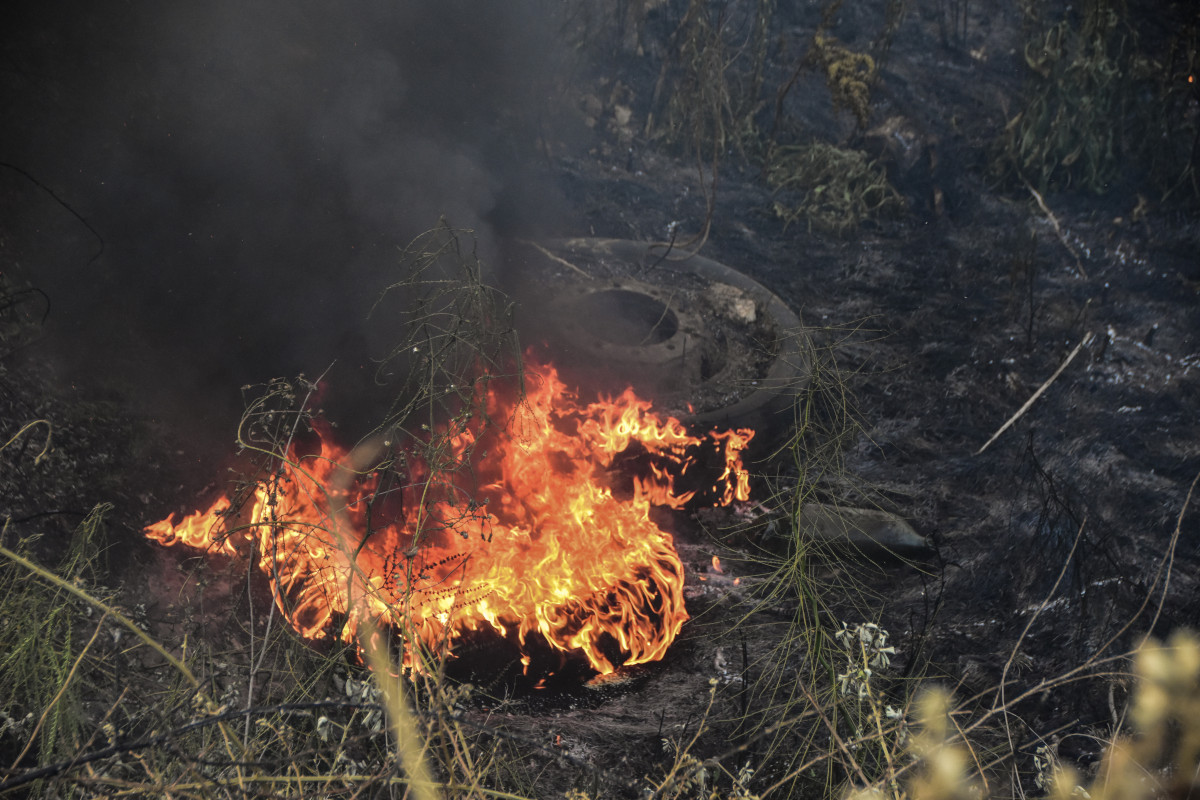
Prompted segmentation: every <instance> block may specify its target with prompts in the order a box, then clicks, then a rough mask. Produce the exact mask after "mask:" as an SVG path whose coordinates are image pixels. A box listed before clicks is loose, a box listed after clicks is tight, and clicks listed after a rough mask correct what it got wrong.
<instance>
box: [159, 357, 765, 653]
mask: <svg viewBox="0 0 1200 800" xmlns="http://www.w3.org/2000/svg"><path fill="white" fill-rule="evenodd" d="M528 369H529V372H528V378H529V380H528V381H527V385H528V386H529V387H530V388H529V392H528V394H527V396H526V397H525V399H524V401H523V402H521V403H520V404H517V405H515V406H514V404H512V403H508V402H505V401H503V400H501V399H500V398H499V397H497V396H496V395H495V394H491V395H490V396H489V397H488V398H487V404H488V414H489V416H490V417H491V418H492V419H511V423H510V424H509V426H508V427H507V428H506V429H505V430H504V431H503V432H496V431H493V430H487V429H482V426H477V427H480V428H481V429H480V430H475V428H472V427H467V426H464V427H463V428H462V429H461V431H460V432H459V433H458V434H457V435H455V436H453V437H452V439H451V448H450V449H451V451H452V452H451V453H450V456H451V459H450V460H451V461H452V462H453V463H455V464H460V463H463V462H467V463H469V464H470V465H471V466H472V467H473V474H474V475H476V476H478V479H479V481H480V484H481V485H480V486H479V487H478V488H474V489H471V490H469V495H470V496H467V493H466V492H465V491H464V489H463V487H461V486H457V487H456V486H454V485H452V484H451V482H450V479H449V478H448V477H447V476H446V475H445V474H440V473H439V472H438V468H439V465H437V464H435V465H432V469H431V468H430V467H429V466H420V467H412V466H410V467H409V471H410V474H409V476H408V483H409V486H408V487H406V488H405V489H403V490H402V492H400V497H402V504H397V503H396V502H395V497H396V495H395V493H394V492H393V494H392V495H391V497H390V498H389V497H385V496H384V495H385V494H386V493H385V490H384V489H383V488H381V487H380V486H379V485H378V484H379V479H378V478H377V477H376V476H374V475H370V476H367V477H362V476H360V474H359V473H358V472H356V471H355V470H354V469H353V468H352V465H351V463H352V462H351V457H352V455H353V454H352V453H348V452H346V451H344V450H342V449H341V448H339V447H337V446H336V445H334V444H333V443H331V442H330V441H329V439H328V437H327V436H325V437H322V440H321V446H320V452H319V453H317V454H315V455H309V456H303V457H299V458H297V457H296V456H295V454H294V453H293V454H292V455H293V457H292V459H291V461H290V463H289V464H288V465H286V466H285V467H284V468H283V469H282V471H281V472H279V473H277V474H276V476H274V477H273V478H271V479H268V480H264V481H262V482H260V483H259V485H258V486H257V487H256V489H255V494H254V498H253V502H252V503H249V504H248V508H249V511H248V512H247V511H246V510H245V509H242V510H241V511H240V512H238V510H237V509H233V510H231V503H230V500H229V499H228V498H226V497H222V498H221V499H219V500H217V501H216V502H215V503H213V504H212V506H211V507H210V508H209V509H208V510H207V511H197V512H195V513H193V514H191V515H189V516H187V517H185V518H184V519H182V520H180V521H179V522H175V521H174V520H175V516H174V515H172V516H171V517H169V518H167V519H165V520H163V521H161V522H158V523H156V524H154V525H150V526H149V527H147V528H146V535H147V536H148V537H149V538H151V539H153V540H155V541H157V542H160V543H162V544H165V545H172V544H177V543H181V544H185V545H188V546H190V547H195V548H203V549H209V550H213V551H217V552H221V553H225V554H227V555H236V554H238V553H241V554H243V555H244V554H247V553H250V554H251V557H252V558H255V559H256V561H257V566H258V568H259V569H260V570H262V572H263V573H264V574H265V575H266V576H267V577H268V579H269V581H270V584H271V587H272V591H273V592H274V596H275V601H276V603H277V604H278V606H279V608H280V610H281V611H282V612H283V613H284V615H285V616H286V617H287V619H288V620H289V621H290V623H291V624H292V626H293V627H294V628H295V629H296V630H297V631H298V632H299V633H300V634H301V635H302V636H304V637H306V638H309V639H326V638H331V637H334V636H338V637H340V638H341V639H342V640H343V641H346V642H350V641H353V640H354V637H355V631H356V629H357V625H358V622H359V620H361V619H363V618H364V617H366V618H370V619H375V620H381V621H383V622H385V623H387V624H389V625H391V626H392V628H393V629H394V630H396V631H397V632H398V633H399V634H401V635H402V636H403V637H404V638H405V640H406V642H410V643H411V642H413V641H417V642H420V643H421V644H422V645H423V646H424V647H425V648H428V649H429V650H437V649H440V648H446V647H449V646H450V645H452V644H453V642H454V640H455V639H457V638H458V637H460V636H461V635H462V634H464V633H465V632H467V631H472V630H485V629H491V630H494V631H496V632H497V633H499V634H500V635H501V636H505V637H508V638H509V639H515V641H516V642H517V644H518V645H519V646H520V648H521V650H522V652H523V653H525V656H524V657H523V659H522V660H523V661H524V662H525V663H526V665H527V666H528V664H529V655H528V653H529V650H528V646H529V645H531V644H533V642H534V640H535V637H536V639H541V640H544V641H545V642H546V643H548V644H549V645H550V646H551V647H552V648H554V649H557V650H560V651H563V652H573V651H575V652H582V653H583V654H584V655H586V657H587V659H588V661H589V662H590V663H591V666H592V667H593V668H594V669H595V670H596V671H597V672H599V673H601V674H607V673H610V672H612V671H613V670H614V669H615V668H616V665H614V660H617V662H618V663H625V664H638V663H644V662H647V661H654V660H657V659H659V658H662V656H663V654H664V653H665V652H666V649H667V647H668V646H669V645H670V643H671V642H672V641H673V640H674V638H675V636H676V634H678V633H679V629H680V627H681V626H682V625H683V623H684V622H685V621H686V620H687V619H688V614H687V611H686V610H685V609H684V603H683V565H682V564H681V563H680V561H679V556H678V554H677V553H676V551H675V547H674V544H673V543H672V540H671V537H670V536H669V535H668V534H667V533H666V532H664V531H663V530H662V529H660V528H659V527H658V526H657V525H656V524H654V523H653V522H652V521H651V520H650V515H649V512H650V506H651V505H666V506H670V507H672V508H679V507H681V506H682V505H683V504H685V503H686V502H688V500H690V499H691V498H692V497H693V495H694V492H677V491H676V488H675V481H674V477H673V475H674V474H682V473H683V471H685V470H686V469H687V467H688V466H689V464H691V463H692V461H693V459H694V453H695V451H696V449H697V448H699V447H700V446H702V445H704V444H705V443H706V442H707V443H708V445H709V446H711V447H714V448H716V449H717V450H718V451H719V452H720V454H721V455H722V457H723V459H724V464H725V467H724V474H723V475H721V477H720V478H719V480H718V482H717V485H716V486H714V487H713V491H714V495H715V497H716V499H717V502H719V503H721V504H728V503H730V502H732V501H733V500H734V499H740V500H745V499H747V497H748V478H747V473H746V470H745V469H744V467H743V466H742V461H741V451H742V450H743V449H745V447H746V445H747V444H748V443H749V441H750V439H751V438H752V437H753V435H754V433H753V431H749V430H737V431H727V432H724V433H718V432H714V433H711V434H709V435H708V436H707V437H706V438H703V439H702V438H698V437H695V436H692V435H690V434H689V433H688V431H687V429H686V428H685V427H684V425H683V424H682V423H680V422H679V421H678V420H675V419H673V418H668V419H666V420H663V419H661V418H660V417H659V416H657V415H656V414H655V413H654V412H653V411H652V410H651V405H650V403H648V402H646V401H643V400H640V399H638V397H637V396H636V395H635V394H634V393H633V391H632V390H631V389H627V390H626V391H625V392H624V393H623V394H621V395H620V396H619V397H616V398H614V399H604V400H600V401H597V402H594V403H591V404H589V405H586V406H584V405H581V404H580V403H579V402H578V400H577V398H576V397H575V396H574V395H573V394H571V393H569V392H568V391H567V390H566V387H565V386H564V385H563V383H562V382H561V381H560V380H559V378H558V374H557V372H556V371H555V369H554V368H553V367H536V366H534V367H528ZM635 443H636V444H638V445H640V447H641V449H642V450H643V451H645V453H646V454H647V457H648V460H649V461H650V474H649V475H647V476H641V477H634V478H633V487H632V491H631V492H628V491H625V492H619V493H618V494H619V495H621V496H620V497H618V496H617V495H614V491H613V488H612V486H611V475H610V470H609V468H610V467H611V466H612V465H613V462H614V459H615V458H616V457H617V456H618V455H620V454H622V453H625V452H627V451H629V450H630V448H631V446H633V445H634V444H635ZM443 468H444V467H443ZM452 477H453V476H452ZM627 494H631V496H628V497H625V496H624V495H627ZM398 505H400V506H402V507H401V508H400V509H399V512H398V513H396V507H397V506H398ZM383 507H390V508H391V509H392V510H393V513H392V514H391V517H392V518H391V519H385V520H384V521H380V520H379V517H380V516H386V515H382V514H381V513H380V510H381V508H383ZM369 514H371V515H372V518H369V516H368V515H369ZM339 623H344V624H340V626H339ZM614 646H615V650H619V651H620V657H619V658H618V657H617V653H616V652H615V650H614ZM418 650H420V648H414V647H412V646H406V647H405V652H404V662H405V666H409V667H416V668H418V669H420V668H421V663H420V661H421V657H420V656H419V655H418V652H417V651H418Z"/></svg>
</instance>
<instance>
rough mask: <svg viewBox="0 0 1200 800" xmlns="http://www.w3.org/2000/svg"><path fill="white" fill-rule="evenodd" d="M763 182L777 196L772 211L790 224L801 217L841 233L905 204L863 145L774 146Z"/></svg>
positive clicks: (895, 211) (815, 226)
mask: <svg viewBox="0 0 1200 800" xmlns="http://www.w3.org/2000/svg"><path fill="white" fill-rule="evenodd" d="M767 182H768V183H769V184H770V185H771V187H772V188H773V189H775V191H776V193H777V196H778V197H779V198H780V199H778V200H777V201H776V202H775V214H776V216H778V217H779V218H780V219H782V220H784V221H785V223H786V224H788V225H791V224H792V223H795V222H801V221H802V222H804V223H806V224H807V225H808V229H809V230H810V231H812V230H814V229H816V230H821V231H826V232H830V233H837V234H844V233H847V232H849V231H852V230H854V229H855V228H857V227H858V226H859V225H860V224H861V223H862V222H864V221H865V220H868V219H874V218H879V217H884V216H888V215H895V214H898V213H900V212H901V211H903V210H904V208H905V207H906V204H905V202H904V198H903V197H901V195H900V193H899V192H897V191H896V190H895V188H893V187H892V185H891V184H890V183H889V182H888V179H887V171H886V170H885V169H884V168H883V166H882V165H880V164H877V163H875V162H873V161H870V160H869V159H868V158H867V156H866V154H865V153H863V152H861V151H858V150H849V149H844V148H841V147H836V146H834V145H831V144H826V143H824V142H812V143H811V144H802V145H792V146H783V147H777V148H775V149H774V150H773V151H772V153H771V157H770V159H769V161H768V163H767Z"/></svg>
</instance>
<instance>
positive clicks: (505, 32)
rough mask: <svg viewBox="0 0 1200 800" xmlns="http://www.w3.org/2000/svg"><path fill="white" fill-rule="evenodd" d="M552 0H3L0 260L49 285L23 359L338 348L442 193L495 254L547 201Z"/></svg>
mask: <svg viewBox="0 0 1200 800" xmlns="http://www.w3.org/2000/svg"><path fill="white" fill-rule="evenodd" d="M551 5H552V4H551V3H547V2H540V1H539V0H527V1H525V2H514V1H513V0H505V2H479V0H436V1H435V0H425V1H423V2H401V1H400V0H392V1H391V2H385V1H384V0H367V1H365V2H357V1H356V2H349V3H331V2H328V0H215V1H210V0H206V2H199V3H193V2H162V0H124V1H118V0H110V1H109V2H91V1H90V0H89V1H88V2H82V1H80V2H57V1H54V2H38V3H25V4H23V5H18V6H16V7H14V6H13V5H12V4H9V5H8V7H7V10H6V11H4V12H0V14H3V15H4V16H5V17H7V21H6V22H5V23H3V24H2V25H0V48H2V51H0V52H2V55H0V108H2V109H3V116H2V117H0V162H4V163H5V164H6V165H11V167H9V166H6V167H4V168H0V268H2V269H3V270H4V271H5V272H6V273H10V274H14V275H16V276H17V277H18V278H23V279H25V280H28V281H29V282H31V283H32V284H34V285H35V286H37V287H38V288H39V289H41V290H43V291H44V292H46V294H47V295H48V296H49V297H50V300H51V307H50V317H49V320H48V322H47V326H48V336H47V338H46V340H45V341H43V342H42V343H41V344H40V345H38V347H39V348H40V349H39V350H38V355H39V357H44V358H47V359H53V360H54V361H55V362H56V363H58V364H59V365H60V366H61V367H62V369H64V370H67V371H68V373H69V374H81V373H79V372H78V370H81V369H82V370H84V372H85V373H89V374H91V375H105V376H110V377H112V376H115V377H116V378H117V379H118V380H120V381H124V382H125V383H127V385H128V386H129V388H130V390H131V393H137V392H138V391H139V390H140V389H142V388H144V387H145V386H146V385H148V384H155V385H158V386H159V387H160V389H159V391H160V392H161V394H162V397H163V401H164V402H170V401H171V400H172V399H176V400H178V401H179V402H180V403H183V404H187V403H188V402H191V403H192V404H193V405H196V404H202V403H207V402H213V403H217V404H220V403H222V402H225V401H224V400H222V398H232V400H233V401H235V402H240V401H238V388H239V386H240V385H241V384H242V383H244V382H250V381H261V380H264V379H266V378H269V377H272V376H274V375H284V374H289V373H292V374H294V373H295V372H296V371H299V370H304V371H307V373H308V374H309V375H312V374H314V373H315V372H317V371H319V370H320V369H322V368H323V367H324V366H326V365H327V364H328V363H329V362H330V361H331V360H332V359H334V358H335V357H336V356H338V355H339V354H341V355H343V356H345V355H347V352H348V351H355V350H356V345H354V344H353V343H354V342H356V341H358V340H359V339H358V336H357V335H356V334H358V333H359V332H360V329H361V326H362V324H363V319H364V316H365V314H366V311H367V309H368V308H369V307H370V305H371V303H372V302H373V301H374V299H375V297H376V295H377V294H378V292H379V290H380V289H381V288H382V287H383V286H384V285H386V284H387V283H388V281H389V279H390V278H393V277H394V276H395V274H396V273H395V270H396V263H397V256H398V251H397V248H398V247H399V246H402V245H403V244H404V243H406V242H407V241H408V240H409V239H410V238H411V237H412V236H413V235H415V234H416V233H418V232H420V231H422V230H425V229H427V228H429V227H431V226H432V225H433V224H434V223H436V221H437V219H438V217H439V215H442V214H445V215H446V216H447V217H448V218H449V219H450V221H451V222H452V223H453V224H454V225H456V226H461V227H466V228H474V229H476V230H477V231H478V233H479V238H480V247H481V252H482V254H483V255H484V258H485V260H489V259H491V256H492V254H493V253H494V250H493V249H492V248H493V246H494V242H495V240H496V237H497V236H498V235H501V234H503V233H505V231H497V230H495V228H494V226H493V225H491V224H489V221H491V220H495V219H497V218H504V219H506V220H512V219H517V220H526V221H528V220H536V219H540V218H543V216H544V215H546V214H548V213H549V212H550V211H551V210H552V209H554V208H556V207H557V206H558V205H559V204H558V202H557V201H556V198H554V197H553V196H551V194H552V193H547V194H543V193H542V192H538V191H535V192H530V191H528V188H527V187H528V186H529V184H530V182H537V181H541V180H544V178H542V177H539V176H538V175H537V174H536V163H535V162H536V159H535V146H534V145H535V140H536V136H537V133H538V127H537V126H538V125H539V124H540V122H541V120H543V119H544V118H545V115H546V112H547V108H548V106H547V103H548V96H549V94H550V88H549V86H548V83H549V81H550V79H551V77H552V76H553V75H555V74H556V72H557V71H558V70H559V64H558V61H557V59H558V55H557V54H556V50H557V48H556V44H555V36H554V25H553V23H552V22H551V21H550V20H549V19H547V15H546V14H543V13H541V11H542V10H544V8H548V7H550V6H551ZM12 167H15V168H16V169H13V168H12ZM17 170H20V171H21V172H23V173H27V175H23V174H21V172H18V171H17ZM27 176H28V177H27ZM30 178H32V179H33V180H30ZM34 180H36V181H37V182H39V183H41V184H42V186H43V187H44V188H45V189H49V190H51V191H53V192H54V193H55V194H56V195H57V196H58V197H59V198H61V200H62V201H64V202H65V203H67V204H68V205H69V206H70V207H71V208H72V209H74V210H75V211H76V212H78V214H79V215H81V216H82V217H84V218H85V219H86V220H87V222H88V223H89V224H90V225H91V227H92V228H94V229H95V231H96V232H97V233H98V234H99V236H100V237H101V238H102V239H103V241H104V246H103V252H102V253H101V254H100V256H99V257H98V258H95V259H94V260H93V256H94V255H95V254H96V252H97V251H98V250H100V243H99V241H98V239H97V238H96V237H95V236H93V235H92V233H90V232H89V231H88V229H87V228H86V227H85V226H84V225H83V224H82V223H81V222H80V221H79V220H78V219H76V218H75V217H73V216H72V215H71V213H70V212H69V211H67V210H66V209H65V208H64V207H63V206H62V205H60V204H59V203H57V202H55V200H54V199H53V198H52V197H51V196H50V195H49V194H48V193H47V192H46V191H45V190H44V189H43V188H39V187H38V186H37V185H35V183H34ZM514 196H519V197H520V198H521V200H522V207H521V208H511V207H505V206H506V205H507V204H510V203H511V201H510V200H509V199H508V198H510V197H514ZM543 196H544V197H545V205H544V206H542V207H537V206H540V205H541V204H540V203H537V202H535V203H534V207H530V205H529V200H530V198H538V197H543ZM347 343H350V344H347ZM350 355H351V357H352V356H353V355H355V353H353V352H351V353H350ZM71 370H75V371H76V372H74V373H71V372H70V371H71ZM190 411H194V409H190Z"/></svg>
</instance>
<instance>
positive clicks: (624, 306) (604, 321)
mask: <svg viewBox="0 0 1200 800" xmlns="http://www.w3.org/2000/svg"><path fill="white" fill-rule="evenodd" d="M575 310H576V311H577V313H578V314H579V319H578V320H577V322H578V323H579V325H580V326H581V327H582V328H583V329H584V330H585V331H587V332H588V333H590V334H591V335H592V336H595V337H596V338H597V339H602V340H604V341H606V342H611V343H612V344H619V345H624V346H637V345H649V344H659V343H661V342H665V341H666V340H667V339H670V338H671V337H672V336H674V335H675V334H676V333H678V332H679V319H678V318H677V317H676V316H675V312H674V311H672V310H671V309H670V308H668V307H667V306H666V305H665V304H664V303H662V302H660V301H659V300H656V299H655V298H653V297H651V296H650V295H647V294H642V293H641V292H634V291H630V290H629V289H605V290H603V291H599V292H592V293H591V294H588V295H585V296H584V297H583V298H581V299H580V300H579V302H578V303H577V304H576V306H575Z"/></svg>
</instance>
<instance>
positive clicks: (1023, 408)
mask: <svg viewBox="0 0 1200 800" xmlns="http://www.w3.org/2000/svg"><path fill="white" fill-rule="evenodd" d="M1094 338H1096V337H1095V334H1093V333H1088V334H1087V335H1086V336H1084V337H1083V340H1082V341H1080V342H1079V344H1077V345H1075V349H1074V350H1072V351H1071V354H1070V355H1069V356H1067V358H1066V360H1064V361H1063V363H1061V364H1059V365H1058V369H1056V370H1054V374H1053V375H1051V376H1050V377H1049V378H1047V379H1046V382H1045V383H1043V384H1042V385H1041V386H1039V387H1038V389H1037V391H1036V392H1034V393H1033V396H1032V397H1030V398H1029V399H1028V400H1026V401H1025V405H1023V406H1021V407H1020V408H1019V409H1017V413H1015V414H1013V415H1012V416H1011V417H1009V418H1008V421H1007V422H1005V423H1004V424H1003V425H1001V426H1000V430H998V431H996V432H995V433H993V434H992V438H990V439H988V440H987V441H986V442H984V443H983V447H981V448H979V449H978V450H976V451H975V455H979V454H980V453H982V452H983V451H984V450H987V449H988V446H989V445H991V443H992V442H994V441H996V440H997V439H999V438H1000V434H1002V433H1004V432H1005V431H1006V430H1008V429H1009V428H1010V427H1012V424H1013V423H1014V422H1016V421H1017V420H1018V419H1020V418H1021V416H1022V415H1023V414H1024V413H1025V412H1026V411H1028V410H1029V408H1030V406H1032V405H1033V404H1034V403H1035V402H1036V401H1037V399H1038V398H1039V397H1041V396H1042V394H1043V393H1044V392H1045V391H1046V389H1048V388H1050V384H1052V383H1054V381H1055V380H1056V379H1057V378H1058V376H1059V375H1061V374H1062V373H1063V370H1065V369H1066V368H1067V365H1068V364H1070V363H1071V362H1072V361H1074V360H1075V356H1077V355H1079V351H1080V350H1082V349H1083V348H1085V347H1087V346H1088V345H1089V344H1091V342H1092V339H1094Z"/></svg>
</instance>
